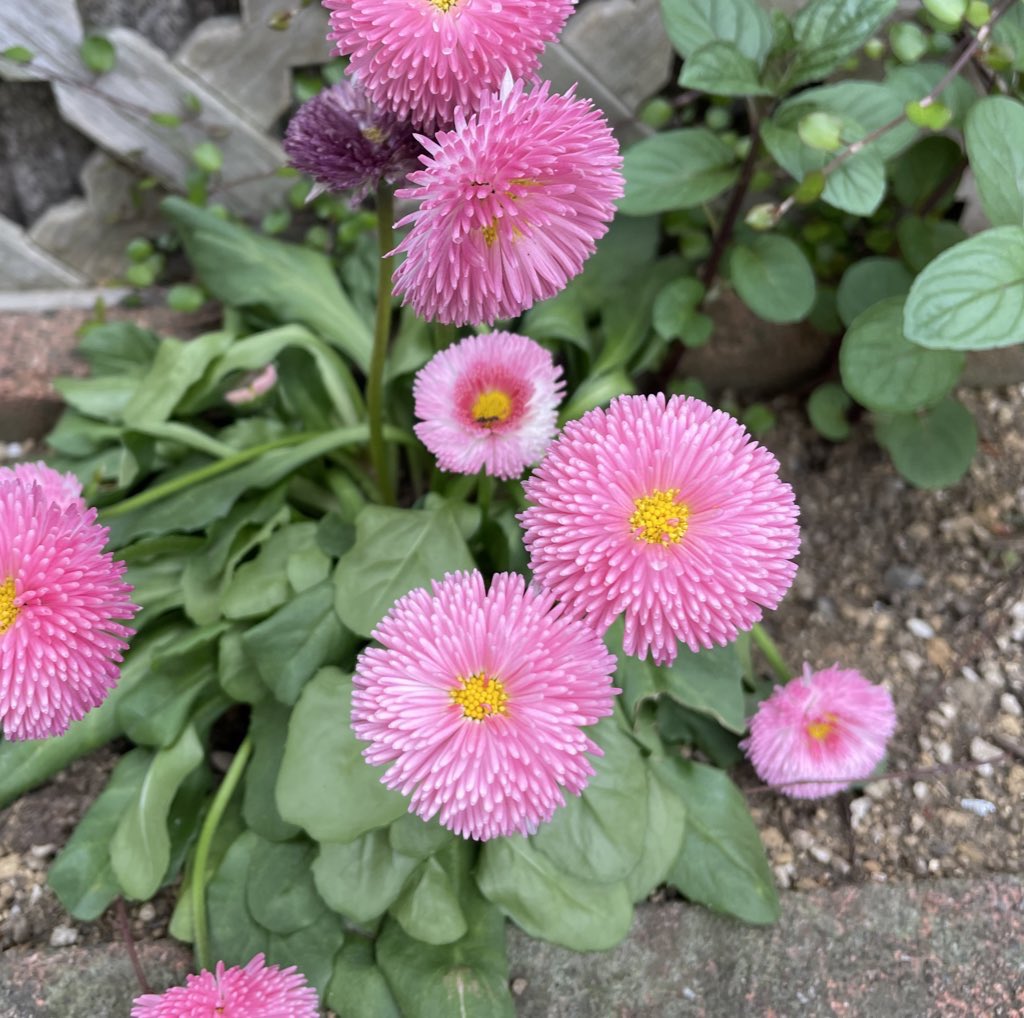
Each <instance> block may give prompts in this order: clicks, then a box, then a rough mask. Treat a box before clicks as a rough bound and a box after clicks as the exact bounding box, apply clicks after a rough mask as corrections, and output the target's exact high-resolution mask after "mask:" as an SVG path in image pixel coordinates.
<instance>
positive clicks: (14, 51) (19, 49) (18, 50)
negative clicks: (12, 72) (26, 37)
mask: <svg viewBox="0 0 1024 1018" xmlns="http://www.w3.org/2000/svg"><path fill="white" fill-rule="evenodd" d="M0 57H3V58H4V60H10V61H11V63H12V64H30V63H32V61H33V60H34V59H35V54H34V53H33V52H32V50H30V49H28V48H27V47H25V46H8V47H7V49H5V50H3V52H0Z"/></svg>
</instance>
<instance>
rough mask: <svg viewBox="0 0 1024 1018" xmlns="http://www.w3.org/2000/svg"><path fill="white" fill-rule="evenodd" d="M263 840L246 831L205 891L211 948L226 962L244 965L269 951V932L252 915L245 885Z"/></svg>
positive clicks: (219, 958) (234, 843)
mask: <svg viewBox="0 0 1024 1018" xmlns="http://www.w3.org/2000/svg"><path fill="white" fill-rule="evenodd" d="M261 844H262V841H261V839H260V838H259V837H257V835H255V834H253V832H252V831H243V832H242V833H241V834H240V835H239V836H238V837H237V838H236V839H235V840H234V841H233V842H232V844H231V847H230V848H229V849H228V850H227V853H226V854H225V856H224V859H223V861H222V862H221V864H220V866H219V867H218V868H217V872H216V873H215V874H214V875H213V877H212V878H211V879H210V883H209V885H208V887H207V890H206V901H207V911H208V912H209V915H210V948H211V950H212V952H213V956H214V957H215V958H216V959H217V960H218V961H223V962H224V964H225V965H245V964H246V963H247V962H248V961H249V960H250V959H251V958H252V957H253V955H255V954H259V953H263V954H266V953H267V950H268V949H269V947H270V934H269V933H268V932H267V931H266V930H265V929H264V928H263V927H262V926H260V925H259V924H258V923H257V922H256V921H255V920H254V919H253V917H252V916H251V915H250V913H249V909H248V907H247V906H246V895H245V894H244V893H243V888H244V887H245V885H246V881H247V880H248V877H249V865H250V862H251V861H252V859H253V857H254V855H255V854H256V852H257V851H258V849H259V847H260V845H261Z"/></svg>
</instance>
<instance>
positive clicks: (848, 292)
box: [836, 258, 914, 325]
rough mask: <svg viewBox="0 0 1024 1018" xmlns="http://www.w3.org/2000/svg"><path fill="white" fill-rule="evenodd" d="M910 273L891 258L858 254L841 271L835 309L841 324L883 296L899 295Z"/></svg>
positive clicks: (908, 284)
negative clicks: (856, 258)
mask: <svg viewBox="0 0 1024 1018" xmlns="http://www.w3.org/2000/svg"><path fill="white" fill-rule="evenodd" d="M913 281H914V277H913V276H911V274H910V273H909V272H907V270H906V269H905V268H904V267H903V264H902V263H901V262H899V261H897V260H896V259H895V258H861V259H860V261H856V262H854V263H853V264H852V265H851V266H850V267H849V268H848V269H847V270H846V272H844V273H843V278H842V279H841V280H840V282H839V289H838V290H837V291H836V310H837V311H838V312H839V317H840V318H841V319H842V322H843V324H844V325H849V324H850V323H851V322H852V321H853V320H854V318H856V317H857V315H859V314H860V313H861V312H862V311H866V310H867V309H868V308H870V307H871V306H872V305H874V304H877V303H878V302H879V301H881V300H885V299H886V297H902V296H904V295H905V294H906V293H907V291H908V290H909V289H910V284H911V283H912V282H913Z"/></svg>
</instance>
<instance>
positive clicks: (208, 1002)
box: [131, 954, 320, 1018]
mask: <svg viewBox="0 0 1024 1018" xmlns="http://www.w3.org/2000/svg"><path fill="white" fill-rule="evenodd" d="M319 1015H320V1008H319V1001H318V1000H317V994H316V990H315V989H313V987H312V986H309V985H308V984H307V983H306V977H305V976H304V975H303V974H302V973H301V972H299V971H298V970H297V969H296V968H295V966H294V965H292V966H290V967H289V968H286V969H282V968H279V967H278V966H277V965H267V964H266V963H265V960H264V957H263V955H262V954H257V955H256V956H255V957H254V958H253V959H252V961H250V962H249V963H248V964H247V965H246V966H245V967H244V968H241V967H239V966H237V965H236V966H233V967H232V968H225V967H224V962H222V961H219V962H217V969H216V971H215V972H207V971H205V970H204V971H202V972H200V973H199V974H198V975H190V976H186V978H185V985H184V986H172V987H171V988H170V989H169V990H166V991H164V992H163V993H147V994H145V995H144V996H141V997H137V998H136V999H135V1001H134V1003H133V1005H132V1016H131V1018H319Z"/></svg>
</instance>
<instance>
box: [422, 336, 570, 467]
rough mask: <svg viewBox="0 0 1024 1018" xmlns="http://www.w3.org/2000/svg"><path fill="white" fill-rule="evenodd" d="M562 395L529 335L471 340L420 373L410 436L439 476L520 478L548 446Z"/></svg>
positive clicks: (558, 378) (558, 373)
mask: <svg viewBox="0 0 1024 1018" xmlns="http://www.w3.org/2000/svg"><path fill="white" fill-rule="evenodd" d="M564 391H565V382H564V381H562V369H561V368H560V367H558V366H556V364H555V362H554V359H553V358H552V356H551V354H550V353H549V352H548V351H547V350H545V349H544V347H542V346H541V345H540V344H539V343H536V342H534V341H533V340H532V339H529V338H528V337H527V336H517V335H516V334H515V333H512V332H490V333H488V334H487V335H485V336H469V337H467V338H466V339H463V340H462V341H461V342H458V343H455V344H454V345H453V346H449V347H448V348H447V349H445V350H442V351H440V353H436V354H435V355H434V356H433V357H432V358H431V359H430V360H429V361H428V362H427V363H426V364H425V365H424V366H423V367H422V368H421V369H420V370H419V371H418V372H417V374H416V381H415V382H414V383H413V388H412V392H413V396H414V397H415V400H416V416H417V417H418V418H420V421H421V423H420V424H417V425H416V428H415V431H416V434H417V435H418V436H419V439H420V441H421V442H422V443H423V444H424V445H425V446H426V447H427V448H428V449H429V450H430V451H431V452H432V453H433V454H434V455H435V456H436V457H437V465H438V466H439V467H440V468H441V469H442V470H454V471H455V472H456V473H460V474H475V473H476V472H477V471H478V470H481V469H483V470H484V471H485V472H486V473H488V474H491V475H493V476H494V477H504V478H512V477H518V476H519V475H520V474H521V473H522V472H523V468H524V467H525V466H526V465H527V464H528V463H533V462H535V461H536V460H538V459H540V457H541V456H542V455H543V453H544V450H545V449H546V448H547V446H548V443H549V442H550V441H551V438H552V436H553V435H554V433H555V425H556V416H557V411H558V404H559V403H560V402H561V399H562V394H563V393H564Z"/></svg>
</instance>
